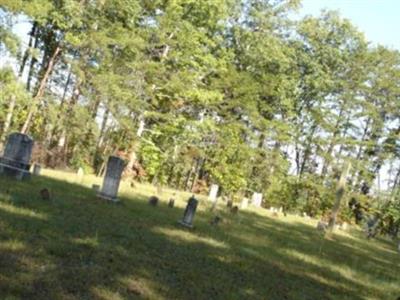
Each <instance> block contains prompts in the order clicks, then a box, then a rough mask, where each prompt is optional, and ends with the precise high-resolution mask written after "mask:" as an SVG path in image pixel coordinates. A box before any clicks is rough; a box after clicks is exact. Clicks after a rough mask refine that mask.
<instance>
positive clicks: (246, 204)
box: [240, 197, 249, 209]
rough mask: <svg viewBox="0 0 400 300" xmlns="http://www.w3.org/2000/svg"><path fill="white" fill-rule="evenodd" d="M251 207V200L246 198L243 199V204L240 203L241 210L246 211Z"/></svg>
mask: <svg viewBox="0 0 400 300" xmlns="http://www.w3.org/2000/svg"><path fill="white" fill-rule="evenodd" d="M248 206H249V199H248V198H246V197H244V198H243V199H242V202H240V208H241V209H246V208H247V207H248Z"/></svg>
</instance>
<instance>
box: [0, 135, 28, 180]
mask: <svg viewBox="0 0 400 300" xmlns="http://www.w3.org/2000/svg"><path fill="white" fill-rule="evenodd" d="M33 143H34V142H33V140H32V139H31V138H30V137H29V136H27V135H26V134H22V133H12V134H10V135H9V136H8V138H7V144H6V147H5V149H4V154H3V157H0V174H2V173H4V174H6V175H9V176H14V177H16V178H17V179H18V180H21V179H23V178H27V177H29V175H30V173H29V169H30V164H29V162H30V160H31V156H32V149H33Z"/></svg>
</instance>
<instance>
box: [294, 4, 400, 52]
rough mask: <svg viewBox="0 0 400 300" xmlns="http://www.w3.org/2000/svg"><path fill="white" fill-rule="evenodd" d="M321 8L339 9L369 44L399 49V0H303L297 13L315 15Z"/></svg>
mask: <svg viewBox="0 0 400 300" xmlns="http://www.w3.org/2000/svg"><path fill="white" fill-rule="evenodd" d="M322 9H328V10H337V11H339V13H340V15H341V16H342V17H344V18H346V19H349V20H350V21H351V22H352V23H353V24H354V25H355V26H356V27H357V28H358V29H359V30H360V31H362V32H364V34H365V36H366V38H367V40H368V41H370V42H371V43H372V44H381V45H384V46H387V47H389V48H392V49H398V50H400V36H399V34H398V31H399V30H400V0H302V8H301V9H300V11H299V14H300V15H302V16H304V15H313V16H318V15H319V14H320V11H321V10H322Z"/></svg>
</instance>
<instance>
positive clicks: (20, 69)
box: [18, 22, 37, 77]
mask: <svg viewBox="0 0 400 300" xmlns="http://www.w3.org/2000/svg"><path fill="white" fill-rule="evenodd" d="M36 26H37V23H36V22H33V24H32V29H31V32H30V33H29V42H28V48H26V50H25V52H24V56H23V57H22V61H21V66H20V68H19V72H18V76H19V77H22V75H23V74H24V69H25V65H26V62H27V60H28V58H29V51H30V49H31V48H32V43H33V39H34V36H35V32H36Z"/></svg>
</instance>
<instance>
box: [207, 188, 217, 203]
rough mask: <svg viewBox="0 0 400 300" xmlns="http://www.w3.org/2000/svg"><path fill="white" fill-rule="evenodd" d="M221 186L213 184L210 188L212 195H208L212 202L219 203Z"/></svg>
mask: <svg viewBox="0 0 400 300" xmlns="http://www.w3.org/2000/svg"><path fill="white" fill-rule="evenodd" d="M218 190H219V186H218V185H217V184H212V185H211V188H210V194H209V195H208V199H210V200H211V201H212V202H215V201H217V195H218Z"/></svg>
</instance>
